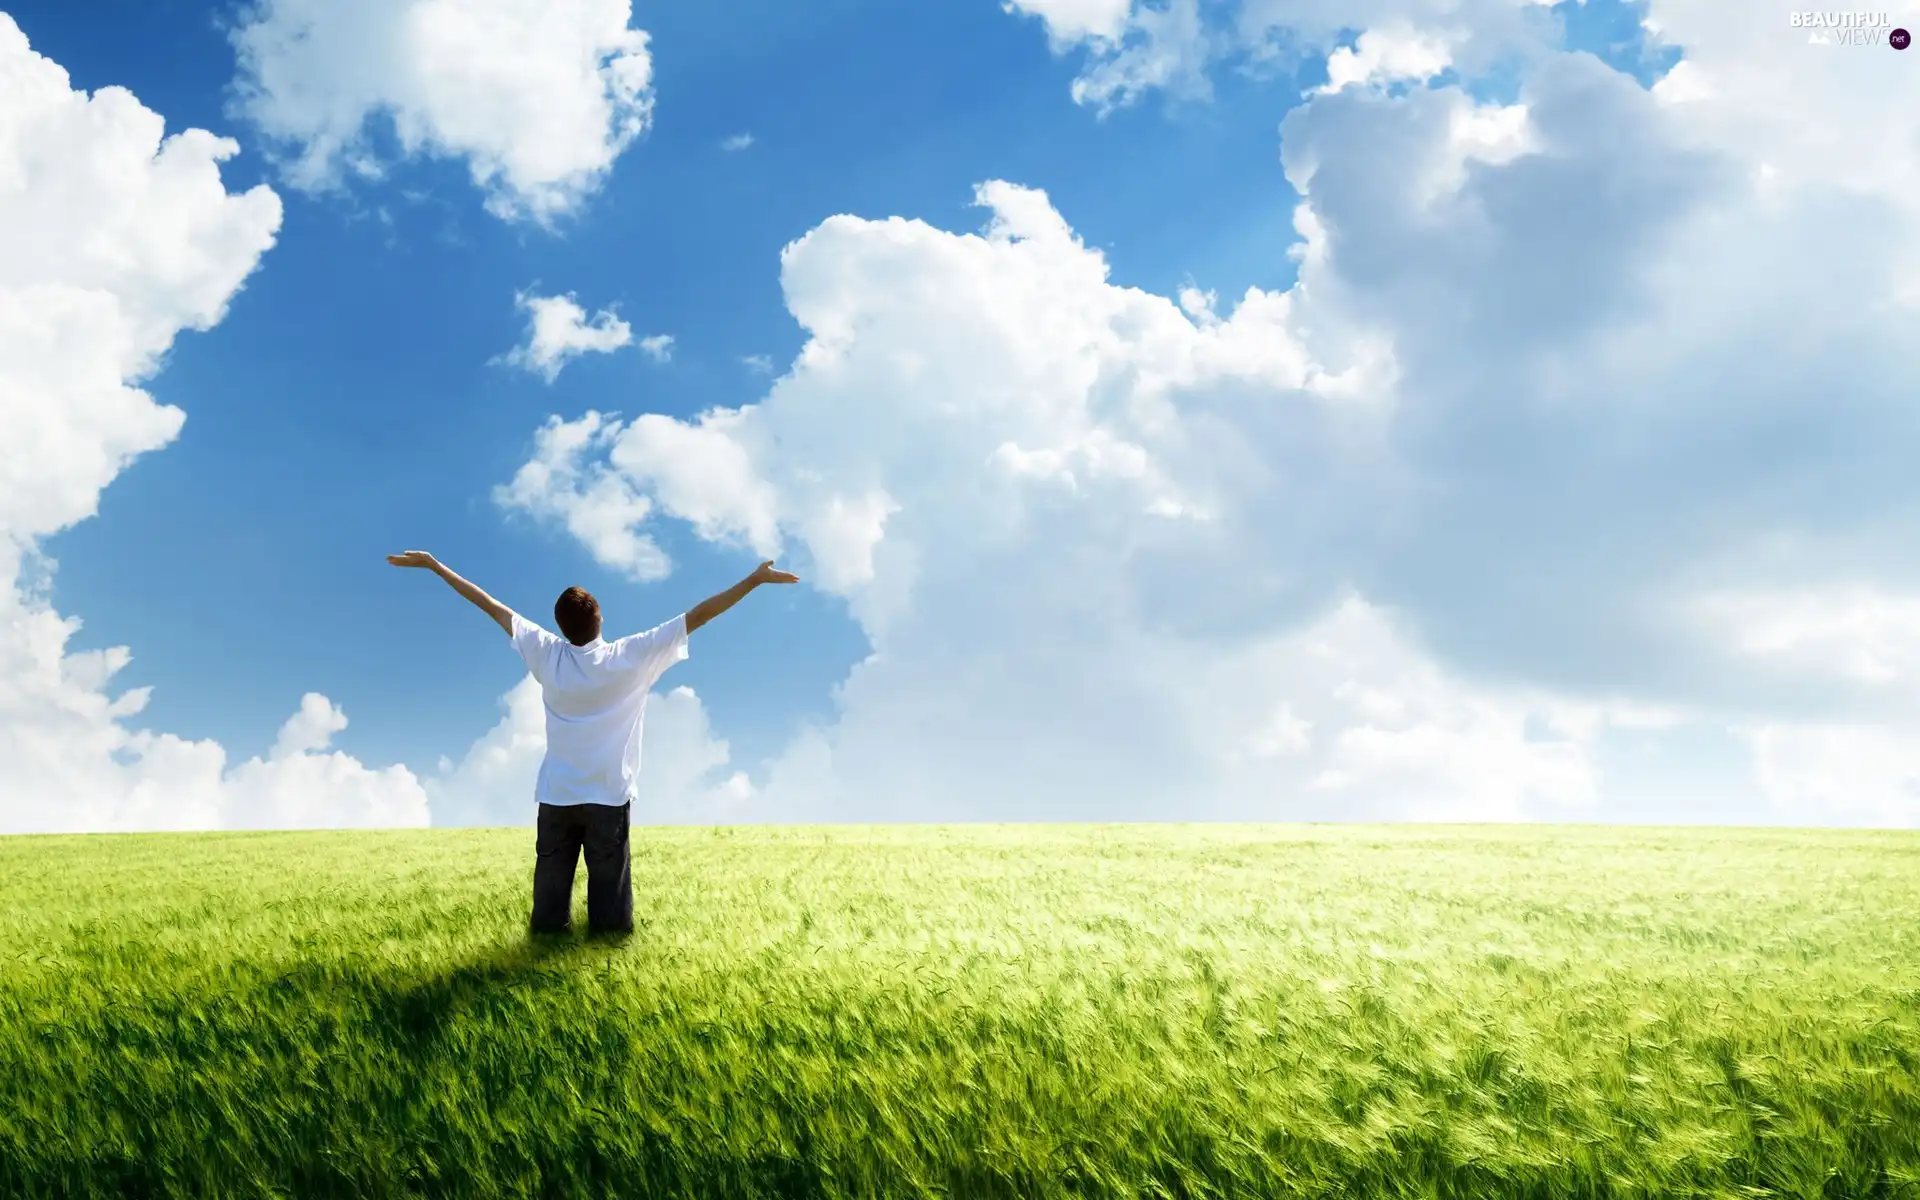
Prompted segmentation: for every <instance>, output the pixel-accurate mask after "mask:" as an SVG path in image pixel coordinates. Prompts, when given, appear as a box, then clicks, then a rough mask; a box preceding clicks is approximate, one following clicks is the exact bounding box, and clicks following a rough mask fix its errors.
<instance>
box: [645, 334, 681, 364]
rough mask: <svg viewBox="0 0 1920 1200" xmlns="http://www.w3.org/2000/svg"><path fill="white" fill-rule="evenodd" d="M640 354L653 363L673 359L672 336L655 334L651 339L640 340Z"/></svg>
mask: <svg viewBox="0 0 1920 1200" xmlns="http://www.w3.org/2000/svg"><path fill="white" fill-rule="evenodd" d="M640 352H641V353H642V354H645V355H646V356H647V357H648V358H651V359H652V360H653V361H655V362H666V361H668V360H669V359H671V358H672V357H673V335H672V334H670V333H656V334H654V335H653V336H652V337H644V338H641V339H640Z"/></svg>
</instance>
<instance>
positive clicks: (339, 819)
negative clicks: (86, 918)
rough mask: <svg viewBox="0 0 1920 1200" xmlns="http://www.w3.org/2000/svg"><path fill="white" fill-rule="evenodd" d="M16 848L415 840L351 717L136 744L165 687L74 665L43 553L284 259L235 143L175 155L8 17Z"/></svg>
mask: <svg viewBox="0 0 1920 1200" xmlns="http://www.w3.org/2000/svg"><path fill="white" fill-rule="evenodd" d="M0 94H4V95H6V96H7V98H8V100H7V103H6V104H5V105H4V106H0V423H3V424H4V425H5V427H6V429H7V431H8V435H7V437H6V438H4V439H0V830H4V831H8V832H84V831H92V830H136V829H199V828H234V827H246V828H264V827H289V826H293V827H298V826H307V825H325V826H342V825H408V824H420V823H423V822H424V821H425V818H426V807H425V795H424V793H423V792H422V790H421V788H420V786H419V783H418V781H417V780H415V779H414V777H413V776H412V775H411V774H410V773H409V772H408V771H407V770H406V768H404V767H389V768H386V769H383V770H373V769H370V768H368V767H366V766H364V765H362V764H361V763H360V762H358V761H357V760H355V759H354V758H352V757H350V756H348V755H345V754H342V753H339V752H335V751H329V750H328V746H329V745H330V743H331V739H332V737H333V736H334V735H335V734H336V733H338V732H339V731H340V730H341V729H343V728H345V726H346V716H345V714H344V713H342V712H341V711H340V710H339V709H338V708H337V707H336V706H334V705H333V704H332V703H331V702H330V701H328V700H327V699H326V697H324V696H320V695H317V694H310V695H308V696H306V697H305V698H304V699H303V700H302V701H301V704H300V708H299V710H298V711H297V712H296V713H295V714H294V715H293V717H291V718H290V719H289V720H288V721H287V723H286V725H285V727H284V728H283V729H282V730H281V733H280V737H279V739H278V741H277V742H276V744H275V746H274V749H273V751H272V753H271V754H269V755H268V756H267V757H266V758H254V759H250V760H247V761H245V762H242V763H239V764H238V765H236V766H234V767H232V768H231V769H229V768H228V756H227V752H226V750H225V749H224V748H223V747H221V746H220V745H219V744H218V743H216V742H212V741H188V740H184V739H181V738H178V737H175V736H173V735H172V734H167V733H156V732H153V731H149V730H145V729H139V728H136V727H134V725H133V721H134V719H135V718H137V717H138V716H139V714H140V712H141V711H142V710H143V709H144V707H145V706H146V703H147V700H148V696H149V690H148V689H146V688H135V689H130V690H127V691H123V692H120V693H119V694H118V695H114V694H111V691H110V689H111V686H112V681H113V677H114V676H115V675H116V674H117V673H118V672H119V671H120V670H122V669H123V668H124V667H125V666H126V665H127V663H128V662H129V661H131V657H132V656H131V654H130V652H129V651H128V650H127V648H126V647H113V648H111V649H106V650H94V651H86V652H71V653H70V652H68V650H67V643H68V641H69V640H70V639H71V638H72V636H73V635H74V633H76V632H77V631H78V630H79V628H80V621H79V619H78V618H76V617H72V616H62V615H61V614H59V613H58V612H55V611H54V609H53V607H52V605H51V604H50V603H49V601H48V599H47V590H48V586H49V584H50V583H51V578H52V571H53V569H54V564H53V563H52V562H51V561H49V560H47V559H45V558H44V557H43V556H41V555H40V553H39V550H38V545H39V542H40V541H41V539H43V538H46V537H48V536H50V535H52V534H55V533H58V532H59V531H60V530H62V529H65V528H67V527H69V526H71V525H73V524H75V523H77V522H79V521H83V520H86V519H87V518H88V517H90V516H92V515H94V513H95V511H96V507H97V504H98V501H99V496H100V492H101V490H102V489H104V488H105V487H106V486H107V485H108V484H110V483H111V482H112V481H113V479H114V478H115V477H116V476H117V475H118V474H119V473H120V472H121V471H122V470H124V469H125V468H126V466H127V464H128V463H130V462H131V461H132V460H133V459H134V458H136V457H138V456H139V455H141V454H145V453H149V452H151V451H154V450H157V449H160V448H161V447H163V446H165V445H166V444H167V443H168V442H170V441H172V440H173V438H174V437H175V436H176V435H177V434H178V433H179V431H180V428H181V425H182V423H183V421H184V420H185V415H184V414H183V413H182V412H181V411H180V410H179V409H177V408H173V407H170V406H166V405H161V404H157V403H155V402H154V400H153V398H152V397H151V396H149V395H148V394H147V393H146V392H145V391H143V390H142V389H141V387H140V385H141V383H143V382H144V381H145V380H147V379H148V378H150V377H151V376H152V375H153V374H154V373H155V372H156V371H157V370H158V369H159V366H160V364H161V361H162V359H163V358H164V356H165V354H166V352H167V349H168V347H170V346H171V345H172V344H173V340H174V338H175V337H176V336H177V335H178V334H179V333H180V332H181V331H183V330H204V329H208V328H210V327H212V326H214V325H216V324H218V323H219V321H220V319H221V318H222V316H223V315H224V313H225V311H226V307H227V304H228V302H229V301H230V300H231V299H232V297H233V295H234V293H235V292H236V291H237V290H238V289H239V288H240V286H241V283H242V281H243V280H245V279H246V278H247V276H248V275H250V274H251V273H252V272H253V270H254V268H255V267H256V265H257V264H258V263H259V261H260V258H261V256H262V255H263V254H264V253H265V252H266V251H267V249H268V248H269V247H271V246H272V245H273V241H274V237H275V234H276V232H277V231H278V229H279V225H280V202H279V198H278V197H276V196H275V195H274V193H273V192H272V191H271V190H270V189H268V188H266V187H256V188H254V189H252V190H250V191H248V192H246V193H243V194H240V195H232V194H229V193H228V192H227V191H226V189H225V187H224V186H223V185H222V183H221V180H220V163H221V162H223V161H225V160H226V159H227V158H229V157H231V156H232V155H233V154H234V153H236V152H237V150H238V147H237V146H236V145H235V143H234V142H232V141H231V140H228V139H225V138H218V137H215V136H213V135H212V134H210V133H207V132H205V131H204V130H198V129H190V130H187V131H185V132H182V133H178V134H174V135H172V136H166V135H165V131H164V127H163V122H162V120H161V118H160V116H159V114H157V113H154V112H152V111H150V110H148V109H147V108H145V107H143V106H142V105H141V104H140V102H139V101H138V100H136V99H135V98H134V97H133V95H131V94H130V93H129V92H127V91H126V90H125V89H122V88H115V87H109V88H102V89H100V90H99V91H98V92H96V93H94V94H93V95H92V96H88V95H87V94H85V93H84V92H79V91H75V90H73V88H72V87H71V85H70V83H69V80H68V78H67V75H66V72H65V71H63V70H62V69H61V68H60V67H59V66H58V65H57V64H55V63H54V62H52V61H50V60H49V59H47V58H45V57H43V56H41V55H38V54H36V53H34V51H33V50H32V48H31V47H30V46H29V45H28V43H27V39H26V37H25V36H24V35H23V34H22V33H21V32H20V30H19V28H18V26H16V25H15V24H14V22H13V21H12V19H11V18H9V17H7V16H6V15H5V14H3V13H0Z"/></svg>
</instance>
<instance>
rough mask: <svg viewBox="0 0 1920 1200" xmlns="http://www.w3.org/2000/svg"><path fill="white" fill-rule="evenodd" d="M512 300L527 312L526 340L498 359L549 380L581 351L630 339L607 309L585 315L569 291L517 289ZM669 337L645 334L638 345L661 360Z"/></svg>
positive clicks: (600, 350)
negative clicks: (551, 292) (544, 292)
mask: <svg viewBox="0 0 1920 1200" xmlns="http://www.w3.org/2000/svg"><path fill="white" fill-rule="evenodd" d="M514 303H516V304H517V305H519V306H520V308H521V309H522V310H523V311H525V312H526V313H527V314H528V318H529V319H528V322H527V326H528V328H527V344H526V345H524V346H517V347H515V348H514V349H513V350H512V351H511V352H509V353H508V354H506V355H505V356H504V357H503V358H502V361H503V362H506V363H508V364H509V365H512V366H516V367H523V368H525V369H526V370H528V371H531V372H532V373H534V374H535V375H539V376H541V377H542V378H544V379H545V380H546V381H547V382H548V383H552V382H553V381H554V380H555V379H557V378H559V376H560V372H561V370H562V369H563V368H564V367H565V366H566V365H567V363H568V362H570V361H572V360H573V359H575V358H578V357H579V356H581V355H582V354H611V353H612V352H613V351H615V350H618V349H620V348H621V347H622V346H628V345H631V344H632V343H633V329H632V327H631V326H629V325H628V324H627V323H626V322H625V321H622V320H621V319H620V318H619V317H617V316H615V315H614V314H613V313H612V312H611V311H610V310H607V309H602V310H601V311H599V312H597V313H595V314H593V318H592V319H591V320H589V319H588V318H587V312H586V310H585V309H583V308H581V307H580V305H579V302H578V301H576V300H575V299H574V298H573V295H572V293H568V294H567V295H564V296H535V295H533V294H532V293H530V292H521V293H519V294H518V295H516V296H515V297H514ZM672 342H673V339H672V338H668V339H666V341H665V342H664V343H662V342H660V341H659V340H658V339H656V338H648V339H646V342H644V343H642V347H643V348H644V349H645V350H646V351H647V353H648V354H651V355H653V356H654V357H655V358H656V359H660V360H664V356H665V352H666V350H667V347H668V346H670V345H671V344H672Z"/></svg>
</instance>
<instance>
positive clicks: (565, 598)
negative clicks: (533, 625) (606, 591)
mask: <svg viewBox="0 0 1920 1200" xmlns="http://www.w3.org/2000/svg"><path fill="white" fill-rule="evenodd" d="M553 620H554V624H556V625H558V626H560V636H561V637H563V638H566V639H567V640H568V641H569V642H572V643H573V644H574V645H576V646H584V645H586V644H587V643H588V642H591V641H592V640H593V639H595V638H597V637H599V636H600V602H599V601H598V600H595V599H594V598H593V593H592V592H589V591H587V590H586V589H585V588H577V587H570V588H568V589H567V590H566V591H564V592H561V593H560V598H559V599H558V600H555V601H554V602H553Z"/></svg>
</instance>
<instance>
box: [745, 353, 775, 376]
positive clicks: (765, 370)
mask: <svg viewBox="0 0 1920 1200" xmlns="http://www.w3.org/2000/svg"><path fill="white" fill-rule="evenodd" d="M740 363H741V365H742V366H744V367H746V368H747V370H749V371H752V372H753V373H754V374H756V375H771V374H773V371H774V366H773V359H771V358H769V357H767V356H766V355H764V354H749V355H747V356H746V357H744V358H742V359H741V360H740Z"/></svg>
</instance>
